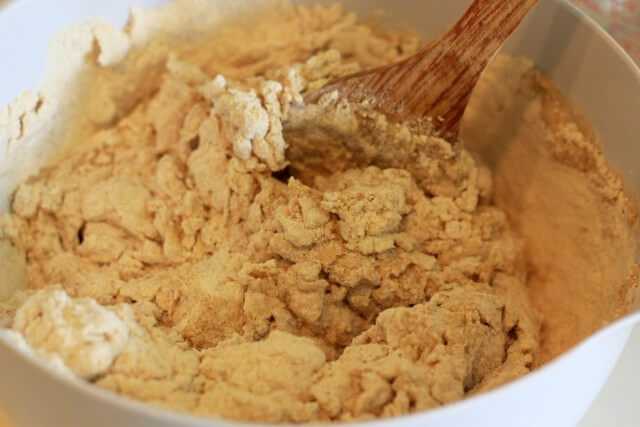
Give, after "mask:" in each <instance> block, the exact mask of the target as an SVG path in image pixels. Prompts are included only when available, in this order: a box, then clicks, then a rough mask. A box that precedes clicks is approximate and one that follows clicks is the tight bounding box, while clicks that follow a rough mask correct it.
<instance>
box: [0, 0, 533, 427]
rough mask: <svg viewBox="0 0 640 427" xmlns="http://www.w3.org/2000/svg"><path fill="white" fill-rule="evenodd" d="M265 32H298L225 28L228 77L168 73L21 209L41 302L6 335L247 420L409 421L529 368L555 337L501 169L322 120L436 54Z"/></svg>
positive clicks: (8, 313)
mask: <svg viewBox="0 0 640 427" xmlns="http://www.w3.org/2000/svg"><path fill="white" fill-rule="evenodd" d="M279 16H280V17H279ZM269 19H270V20H269V22H262V23H261V27H259V28H262V29H264V28H274V31H279V32H282V31H285V32H286V29H287V28H289V29H290V30H291V31H290V32H291V34H293V33H295V32H296V31H301V32H302V33H301V34H300V37H297V38H295V39H292V40H291V41H290V45H288V46H287V47H286V48H282V49H279V50H278V49H275V50H271V48H273V46H272V47H271V48H269V49H268V48H266V47H265V46H267V44H265V45H264V46H262V48H261V45H260V44H259V43H255V42H251V43H249V42H247V44H246V51H243V50H242V49H243V48H242V46H243V43H241V40H240V39H239V37H242V34H243V33H242V32H241V31H238V30H233V29H227V30H223V32H224V31H227V33H228V34H232V35H234V37H235V38H234V39H233V41H232V42H230V44H229V46H230V47H232V48H233V49H235V51H234V52H233V55H234V56H233V57H234V58H236V59H234V60H233V61H232V62H233V63H232V64H231V63H229V62H228V61H227V62H225V60H224V59H221V60H220V62H219V63H218V65H216V62H215V61H214V62H213V63H210V64H208V66H206V67H198V66H195V65H192V64H190V63H189V62H186V61H184V60H182V59H180V58H178V57H177V56H176V55H171V54H170V55H169V56H168V57H167V60H166V65H165V67H164V71H163V77H162V82H161V84H160V86H159V88H158V89H157V91H155V92H154V93H153V94H152V95H151V96H150V97H148V98H147V99H144V100H143V101H141V102H140V103H139V104H138V105H137V106H136V107H135V108H134V109H133V110H132V111H131V112H130V113H129V114H128V115H127V116H126V117H123V118H121V119H119V120H118V121H117V123H115V124H114V125H113V126H105V127H104V129H103V130H100V131H98V132H97V133H95V134H94V135H93V136H92V137H91V138H90V139H89V140H88V141H86V143H85V144H83V145H82V146H78V147H73V148H72V149H71V150H70V151H69V152H68V155H67V156H65V157H64V158H62V159H61V160H57V161H55V162H53V163H51V164H50V165H48V166H47V167H46V168H44V169H43V170H42V171H41V172H40V174H39V175H38V176H37V177H34V178H31V179H29V180H27V181H26V182H23V183H22V184H21V185H20V186H19V187H18V188H17V189H16V191H15V193H14V196H13V201H12V209H13V213H12V214H11V215H8V216H5V217H4V218H3V219H2V225H3V233H4V235H5V237H6V238H8V239H10V240H11V242H12V243H13V244H14V245H15V246H16V247H18V248H20V249H21V250H23V251H24V252H25V253H26V257H27V281H28V287H29V289H28V290H26V291H20V292H17V293H15V294H14V295H13V296H12V297H11V298H10V299H9V300H7V301H5V302H4V303H0V325H2V326H5V327H9V328H12V329H13V330H15V331H17V332H19V333H20V334H21V335H22V336H23V338H24V340H25V341H26V342H27V343H28V344H29V345H30V346H31V347H32V348H33V349H34V350H35V351H36V352H37V353H39V354H40V355H42V356H43V357H45V358H47V359H49V360H53V361H56V363H59V364H63V365H64V366H65V367H66V368H68V369H69V370H70V371H71V372H73V373H74V374H75V375H77V376H79V377H82V378H85V379H86V380H88V381H91V382H93V383H95V384H96V385H97V386H99V387H102V388H106V389H108V390H112V391H114V392H117V393H120V394H123V395H126V396H129V397H132V398H135V399H139V400H142V401H145V402H149V403H152V404H155V405H159V406H163V407H168V408H171V409H174V410H178V411H184V412H192V413H197V414H202V415H210V416H220V417H224V418H228V419H234V420H245V421H259V422H306V421H330V420H336V421H338V420H366V419H374V418H377V417H388V416H394V415H401V414H406V413H409V412H414V411H420V410H424V409H427V408H432V407H436V406H439V405H443V404H446V403H450V402H454V401H456V400H459V399H462V398H464V397H465V396H467V395H469V394H471V393H475V392H479V391H482V390H486V389H489V388H491V387H495V386H497V385H499V384H502V383H504V382H506V381H509V380H511V379H513V378H515V377H518V376H520V375H523V374H525V373H527V372H529V371H530V370H531V369H532V368H533V367H534V366H535V364H536V363H537V360H538V353H539V337H538V335H539V326H540V321H539V318H538V314H537V311H536V310H535V309H534V308H533V306H532V304H531V303H530V301H529V292H528V289H527V287H526V285H525V283H526V279H527V269H526V264H527V262H526V253H525V250H524V246H523V242H522V241H521V240H520V239H519V238H518V236H517V235H516V234H515V233H514V232H513V231H512V228H511V226H510V224H509V222H508V221H507V217H506V215H505V213H504V211H503V210H501V209H499V208H497V207H495V206H493V205H492V202H491V201H492V187H493V185H492V176H491V173H490V172H489V170H488V169H487V168H486V167H485V166H482V165H480V164H479V163H478V162H477V161H476V160H475V159H474V158H473V157H472V155H471V154H470V153H469V152H468V151H466V150H465V149H463V148H462V147H459V146H457V147H456V146H452V145H450V144H449V143H447V142H445V141H443V140H441V139H438V138H434V137H429V136H426V135H419V134H414V133H412V132H411V131H410V130H409V128H407V127H406V126H403V125H402V124H399V125H398V124H391V123H388V122H387V121H386V120H385V119H384V117H383V116H380V115H377V114H375V113H373V112H370V113H367V114H365V115H364V116H361V115H360V116H359V115H357V114H355V112H354V111H352V110H351V108H350V106H349V105H348V104H344V103H340V102H337V101H336V100H335V99H334V98H332V97H331V96H328V97H326V98H325V99H324V100H323V102H322V104H321V105H318V106H305V105H304V102H303V98H302V95H303V94H304V92H305V91H307V90H313V89H315V88H318V87H321V86H322V85H324V84H325V83H326V82H327V81H329V80H331V79H333V78H336V77H340V76H343V75H347V74H350V73H353V72H355V71H358V70H361V69H365V68H370V67H373V66H378V65H383V64H387V63H390V62H393V61H397V60H399V59H401V58H403V57H405V56H407V55H410V54H412V53H413V52H415V50H416V49H417V48H418V46H419V42H418V40H417V39H416V37H415V36H414V35H412V34H411V33H405V32H393V31H387V30H383V29H381V28H379V27H378V26H376V25H375V24H373V23H361V22H358V21H357V20H356V18H355V17H354V16H353V15H351V14H348V13H344V12H343V11H342V10H341V8H339V7H330V8H324V7H314V8H306V7H296V8H293V7H289V8H288V9H287V14H282V15H278V14H274V15H269ZM276 29H277V30H276ZM221 46H222V47H221ZM216 48H217V49H219V50H220V51H224V45H218V46H217V47H216ZM501 61H506V62H507V63H510V62H509V61H510V60H508V59H501ZM514 64H515V62H514ZM515 65H517V64H515ZM515 65H514V69H516V67H515ZM105 120H106V121H108V120H109V119H105ZM368 135H374V136H375V137H373V138H369V137H368ZM390 147H391V148H392V149H390ZM407 156H412V159H414V160H415V161H413V162H412V164H413V165H417V166H416V167H413V168H410V169H409V170H407V169H405V167H406V161H405V159H406V158H407Z"/></svg>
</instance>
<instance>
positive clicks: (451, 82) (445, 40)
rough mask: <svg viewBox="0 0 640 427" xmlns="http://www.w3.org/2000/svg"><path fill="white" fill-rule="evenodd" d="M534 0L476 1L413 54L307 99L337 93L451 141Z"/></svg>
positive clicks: (346, 78) (310, 99)
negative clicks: (477, 87) (490, 66)
mask: <svg viewBox="0 0 640 427" xmlns="http://www.w3.org/2000/svg"><path fill="white" fill-rule="evenodd" d="M536 2H537V0H474V2H473V3H472V4H471V6H470V7H469V9H467V11H466V12H465V14H464V15H463V16H462V18H460V20H459V21H458V22H456V24H455V25H454V26H453V27H452V28H451V29H450V30H449V31H447V32H446V33H445V34H444V35H442V36H440V38H438V39H437V40H435V41H434V42H432V43H431V44H429V45H428V46H426V47H425V48H424V49H422V50H421V51H420V52H418V53H416V54H415V55H413V56H411V57H409V58H407V59H405V60H403V61H401V62H398V63H395V64H392V65H388V66H385V67H381V68H376V69H374V70H369V71H364V72H360V73H357V74H353V75H351V76H347V77H343V78H341V79H339V80H336V81H333V82H331V83H329V84H328V85H327V86H325V87H323V88H322V89H320V90H318V91H316V92H312V93H310V94H308V95H307V96H306V97H305V101H306V102H307V103H314V102H317V100H318V99H319V98H320V97H321V96H322V95H323V94H325V93H327V92H332V91H334V90H337V91H338V97H339V98H340V99H346V100H349V101H351V102H355V103H360V102H363V101H364V102H366V103H367V105H368V106H370V107H371V108H373V109H375V110H377V111H379V112H381V113H383V114H385V115H386V116H387V117H388V118H389V119H391V120H392V121H394V122H400V121H407V120H409V121H416V120H418V121H420V120H425V119H426V120H427V121H428V127H429V131H430V132H432V133H433V134H435V135H438V136H441V137H443V138H445V139H447V140H449V141H455V140H456V138H457V135H458V130H459V128H460V119H461V118H462V115H463V113H464V110H465V108H466V107H467V103H468V102H469V96H470V94H471V91H472V90H473V88H474V87H475V85H476V83H477V81H478V79H479V77H480V74H481V73H482V71H483V70H484V69H485V67H486V66H487V64H488V63H489V61H490V60H491V59H492V58H493V56H494V55H495V53H496V52H497V51H498V49H499V48H500V47H501V46H502V44H503V43H504V42H505V41H506V40H507V38H508V37H509V35H510V34H511V33H512V32H513V31H514V30H515V29H516V28H517V27H518V25H519V24H520V22H521V21H522V19H524V17H525V16H526V15H527V13H528V12H529V11H530V10H531V9H532V8H533V6H535V4H536Z"/></svg>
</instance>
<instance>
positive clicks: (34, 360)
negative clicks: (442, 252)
mask: <svg viewBox="0 0 640 427" xmlns="http://www.w3.org/2000/svg"><path fill="white" fill-rule="evenodd" d="M30 1H31V0H13V1H9V2H8V3H7V4H4V5H1V6H0V21H1V20H2V19H3V18H4V17H5V15H8V14H10V13H11V12H12V11H13V10H14V9H17V8H20V7H23V6H24V4H25V3H28V2H30ZM554 1H555V2H556V4H557V6H558V7H563V8H565V9H567V10H568V11H569V12H570V13H571V14H573V15H574V16H575V17H576V19H577V20H578V21H579V22H580V23H581V24H582V25H586V26H588V27H589V29H590V30H591V31H593V32H594V33H595V35H597V36H598V37H599V38H601V39H602V40H603V41H605V42H606V44H607V46H608V47H609V48H610V49H611V50H612V51H613V52H614V53H615V54H616V55H617V56H618V57H619V58H620V60H621V61H622V63H623V64H624V66H625V67H627V68H628V69H629V70H630V71H632V74H633V75H634V76H635V78H636V79H637V81H638V87H639V88H640V64H639V63H636V62H635V61H634V59H633V58H632V57H631V56H630V55H629V53H628V52H626V51H625V50H624V49H623V48H622V46H620V44H618V42H617V41H616V40H615V39H614V38H613V36H612V35H611V34H609V33H608V32H607V31H606V30H605V29H604V28H603V27H602V26H600V25H599V24H598V23H597V22H596V21H595V20H594V19H592V18H591V17H590V16H588V15H587V14H586V13H585V12H584V11H582V10H581V9H579V8H578V7H577V6H576V5H574V4H571V3H570V2H568V1H565V0H554ZM636 323H640V311H639V312H635V313H631V314H627V315H626V316H624V317H622V318H620V319H618V320H616V321H614V322H612V323H610V324H609V325H607V326H605V327H604V328H602V329H600V330H598V331H596V332H595V333H593V334H591V335H590V336H588V337H587V338H585V339H583V340H582V341H581V342H579V343H578V344H577V345H575V346H574V347H572V348H571V349H569V350H568V351H565V352H564V353H562V354H561V355H559V356H557V357H556V358H554V359H553V360H551V361H549V362H547V363H546V364H544V365H543V366H540V367H538V368H537V369H535V370H534V371H532V372H529V373H527V374H525V375H523V376H521V377H519V378H516V379H514V380H512V381H509V382H508V383H506V384H503V385H500V386H498V387H496V388H494V389H491V390H488V391H486V392H483V393H480V394H478V395H474V396H470V397H467V398H464V399H463V400H460V401H457V402H453V403H450V404H446V405H443V406H440V407H436V408H432V409H429V410H425V411H421V412H416V413H410V414H404V415H400V416H395V417H392V418H384V419H376V420H373V421H359V422H350V423H349V425H351V426H355V427H373V426H376V425H383V424H384V423H389V422H390V421H393V422H398V423H401V422H402V423H407V424H409V423H410V422H412V421H418V420H419V421H421V422H423V423H424V422H428V421H429V420H430V419H431V420H435V419H436V418H441V417H443V416H446V414H447V413H448V412H451V411H455V410H461V409H465V410H469V409H472V408H475V407H478V406H482V405H484V404H485V402H488V401H491V400H497V399H500V397H501V396H502V395H504V394H505V393H509V392H510V391H511V390H513V389H515V388H518V387H522V386H525V385H526V384H528V383H532V382H535V381H537V379H538V378H539V377H540V376H542V375H544V374H545V373H546V372H548V371H552V370H554V369H555V368H557V367H558V366H562V365H564V364H565V363H566V362H568V361H570V360H573V357H574V355H575V354H577V353H581V352H583V351H586V350H588V349H590V348H591V347H593V346H594V345H596V344H597V343H598V342H599V341H600V340H601V337H603V336H606V335H610V334H614V333H616V332H620V331H622V330H624V329H627V328H628V329H629V330H630V329H631V327H632V326H633V325H634V324H636ZM625 341H626V339H625ZM0 351H9V352H11V353H13V354H14V355H15V356H17V357H19V358H20V359H22V361H23V362H25V363H26V364H28V365H29V367H30V368H32V369H33V370H34V371H36V372H38V374H39V375H44V376H46V377H48V378H49V379H51V380H52V381H54V382H56V383H58V384H59V385H60V387H63V388H70V389H74V390H75V391H76V392H80V393H82V394H84V395H85V396H86V397H87V398H90V399H94V400H96V401H100V403H101V404H103V405H108V406H112V407H117V408H118V409H120V410H124V411H131V412H136V413H138V414H139V415H142V416H144V417H147V418H149V419H157V420H162V421H163V422H165V423H166V422H170V423H175V424H176V425H189V426H194V427H204V426H211V423H212V422H215V423H217V425H219V426H230V427H231V426H254V425H259V424H258V423H252V422H242V421H232V420H226V419H223V418H216V417H213V416H200V415H196V414H189V413H181V412H177V411H174V410H171V409H166V408H162V407H157V406H152V405H151V404H147V403H143V402H141V401H138V400H135V399H133V398H129V397H126V396H123V395H120V394H117V393H115V392H112V391H109V390H106V389H103V388H100V387H97V386H95V385H93V384H91V383H89V382H86V381H84V380H81V379H78V378H75V377H72V376H70V375H65V374H62V373H59V372H56V371H55V370H53V369H52V368H51V367H50V366H49V364H48V363H47V362H46V361H45V360H44V359H42V358H41V357H39V356H37V355H35V353H34V354H29V353H28V352H25V351H24V350H21V349H19V348H17V346H16V345H15V344H13V343H12V342H11V340H9V339H7V338H5V336H4V335H3V334H0ZM276 425H277V424H276ZM280 425H282V424H280ZM284 425H287V424H284ZM313 425H318V426H321V425H327V424H326V423H318V424H313ZM331 425H335V423H331Z"/></svg>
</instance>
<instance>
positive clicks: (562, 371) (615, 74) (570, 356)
mask: <svg viewBox="0 0 640 427" xmlns="http://www.w3.org/2000/svg"><path fill="white" fill-rule="evenodd" d="M320 2H322V1H320ZM130 3H133V4H138V5H140V6H143V7H146V6H151V5H154V4H163V3H166V1H161V0H156V1H154V0H144V1H142V0H138V1H136V0H117V1H115V0H110V1H108V2H106V1H101V2H81V1H79V0H78V1H71V0H64V1H57V2H55V3H54V2H50V1H47V0H24V1H22V2H18V4H15V5H11V6H9V7H8V8H7V9H6V10H5V11H4V12H3V13H2V14H1V15H0V57H1V58H2V61H3V67H2V78H1V79H0V101H2V102H0V104H5V103H6V102H7V101H8V99H7V96H14V95H17V93H18V90H17V89H21V88H34V87H35V86H36V76H38V75H39V74H40V73H41V72H42V68H43V60H42V59H41V58H42V57H41V56H39V55H38V54H37V52H39V51H40V50H41V49H42V45H43V43H44V40H45V39H46V38H48V37H49V36H50V34H51V32H52V31H53V30H54V29H57V28H60V27H61V26H66V25H68V23H70V22H73V21H74V20H76V19H79V18H81V17H85V16H87V15H101V16H104V17H108V18H109V19H110V20H112V22H115V23H117V24H118V25H120V24H122V23H123V22H122V21H123V20H124V19H125V16H126V10H127V5H128V4H130ZM322 3H324V2H322ZM343 3H345V4H346V6H347V8H349V9H353V10H355V11H358V12H360V13H363V14H367V12H370V11H372V10H374V9H377V8H384V9H386V10H388V11H390V12H391V13H392V14H393V15H395V16H396V17H398V18H399V19H400V20H401V21H403V22H404V23H406V24H408V25H410V26H412V27H413V28H416V29H417V30H419V31H420V32H421V36H422V37H423V38H424V39H427V40H428V39H430V38H433V37H434V36H436V35H437V34H439V33H440V32H442V31H443V30H444V29H445V28H446V27H447V25H448V24H449V23H451V22H452V21H453V20H454V19H455V18H456V17H457V16H459V15H460V13H461V12H462V11H463V10H464V8H465V7H466V6H467V5H468V3H469V0H448V1H446V2H445V1H437V2H435V1H430V2H427V1H422V2H418V1H409V0H405V1H394V2H390V1H384V0H343ZM504 51H506V52H508V53H510V54H513V55H523V56H526V57H528V58H530V59H532V60H533V61H534V62H535V63H536V64H537V66H538V67H539V68H540V69H542V70H543V71H544V72H546V73H547V74H548V75H549V76H551V78H552V79H553V81H554V82H555V83H556V85H557V86H559V88H560V89H561V90H562V91H563V92H564V93H565V94H566V95H567V96H568V97H569V98H570V99H571V100H572V101H573V102H574V103H575V104H576V105H577V106H578V107H580V108H581V109H582V110H583V111H584V112H585V113H586V115H587V117H588V118H589V119H590V121H591V123H592V124H593V125H594V127H595V129H596V130H597V132H598V134H599V135H600V137H601V139H602V141H603V144H604V147H603V148H604V151H605V153H606V155H607V156H608V158H609V160H610V162H611V164H612V165H613V166H614V168H615V169H616V170H618V171H620V173H621V175H622V176H623V177H624V179H625V181H626V183H627V185H628V186H629V187H630V189H631V191H632V192H635V194H639V193H640V143H639V142H640V141H638V139H639V135H640V120H638V118H639V113H640V70H638V69H637V68H636V67H635V65H634V64H633V62H632V61H631V59H630V58H629V57H628V56H627V55H626V54H625V53H624V52H623V50H622V49H621V48H620V47H619V46H618V45H616V44H615V42H614V41H613V40H612V39H611V38H610V37H609V36H608V35H606V34H605V33H604V31H602V30H601V29H600V28H599V27H597V26H596V25H595V24H594V23H593V22H592V21H590V20H589V19H588V18H587V17H585V16H584V15H582V14H580V13H579V12H578V11H577V10H575V9H574V8H572V7H571V6H569V5H568V4H567V3H565V2H562V1H556V0H541V1H540V3H539V5H538V6H537V8H536V9H535V11H534V12H533V13H532V15H531V16H529V17H528V18H527V20H526V21H525V23H524V24H523V25H522V27H521V28H520V29H519V30H518V31H517V32H516V33H515V34H514V36H513V37H512V39H511V40H510V41H509V43H508V44H507V45H506V46H505V48H504ZM34 52H35V53H34ZM7 54H10V56H7ZM6 151H7V150H5V147H0V153H2V154H0V156H2V157H1V158H0V180H2V181H4V182H1V183H0V193H2V194H0V200H7V199H8V194H9V193H8V191H9V188H8V187H9V185H8V184H7V183H11V182H13V181H14V180H15V179H17V178H16V177H18V175H19V174H20V170H21V165H20V164H16V163H15V162H13V161H12V160H11V158H10V157H9V156H5V152H6ZM5 204H6V203H5ZM2 205H3V203H0V206H2ZM0 274H3V275H4V272H0ZM11 286H13V284H12V283H9V282H8V281H7V280H6V279H5V281H3V282H1V283H0V287H4V288H5V289H7V288H8V287H11ZM0 290H2V289H0ZM0 294H1V293H0ZM632 321H633V319H632V318H630V317H627V318H624V319H622V320H619V321H618V322H616V323H614V324H612V325H609V326H608V327H606V328H605V329H604V330H601V331H599V332H598V333H597V334H596V335H594V336H592V337H590V338H589V339H587V340H585V341H584V342H582V343H581V344H580V345H579V346H577V347H575V348H574V349H573V350H571V351H569V352H568V353H566V354H564V355H563V356H561V357H559V358H557V359H556V360H554V361H553V362H551V363H549V364H547V365H545V366H543V367H542V368H540V369H538V370H537V371H535V372H534V373H532V374H529V375H527V376H525V377H523V378H521V379H519V380H517V381H514V382H512V383H510V384H507V385H506V386H503V387H500V388H498V389H496V390H494V391H491V392H488V393H484V394H481V395H479V396H476V397H472V398H469V399H466V400H464V401H462V402H459V403H456V404H453V405H449V406H446V407H443V408H440V409H435V410H432V411H428V412H425V413H419V414H414V415H410V416H405V417H400V418H394V419H389V420H383V421H378V422H374V423H363V424H356V425H367V426H375V425H379V426H385V427H392V426H393V427H400V426H403V427H405V426H427V425H428V426H455V425H487V426H569V425H575V424H576V423H577V422H578V421H579V420H580V418H581V416H582V415H583V414H584V412H585V411H586V409H587V408H588V407H589V405H590V404H591V402H592V401H593V399H594V397H595V396H596V395H597V393H598V391H599V390H600V388H601V387H602V385H603V383H604V382H605V380H606V379H607V377H608V375H609V373H610V372H611V369H612V368H613V366H614V365H615V363H616V361H617V359H618V357H619V356H620V353H621V351H622V349H623V347H624V345H625V343H626V341H627V339H628V337H629V333H630V330H631V324H632ZM0 371H1V373H0V402H2V404H3V406H4V409H5V410H6V412H7V413H8V415H9V417H10V418H11V419H12V420H14V422H15V423H16V425H17V426H50V427H55V426H64V427H67V426H96V427H99V426H105V427H110V426H139V427H144V426H155V427H164V426H166V427H169V426H194V427H195V426H205V425H206V426H226V425H229V426H231V425H234V426H238V425H241V424H238V423H229V422H224V421H214V420H211V419H208V420H206V419H202V418H196V417H190V416H185V415H180V414H176V413H172V412H167V411H162V410H158V409H154V408H152V407H150V406H146V405H143V404H141V403H138V402H134V401H132V400H128V399H125V398H121V397H119V396H116V395H115V394H112V393H109V392H107V391H104V390H101V389H99V388H97V387H94V386H91V385H89V384H87V383H85V382H81V381H75V380H71V379H68V378H61V377H59V376H58V375H56V374H54V373H53V372H51V371H50V370H48V369H47V368H46V367H44V366H43V365H42V364H41V363H40V362H38V361H37V360H33V359H30V358H28V357H26V356H25V355H23V354H22V353H20V352H19V351H17V350H15V349H14V348H13V347H11V346H10V345H8V344H7V343H5V342H4V341H0Z"/></svg>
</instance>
